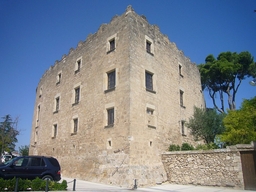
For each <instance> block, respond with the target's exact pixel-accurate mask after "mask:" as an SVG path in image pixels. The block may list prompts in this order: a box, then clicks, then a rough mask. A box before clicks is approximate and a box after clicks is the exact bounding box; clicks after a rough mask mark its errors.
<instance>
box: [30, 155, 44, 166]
mask: <svg viewBox="0 0 256 192" xmlns="http://www.w3.org/2000/svg"><path fill="white" fill-rule="evenodd" d="M30 166H45V163H44V161H43V159H42V158H41V157H32V158H31V162H30Z"/></svg>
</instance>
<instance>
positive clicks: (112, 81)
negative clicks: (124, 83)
mask: <svg viewBox="0 0 256 192" xmlns="http://www.w3.org/2000/svg"><path fill="white" fill-rule="evenodd" d="M115 86H116V71H112V72H109V73H108V89H114V88H115Z"/></svg>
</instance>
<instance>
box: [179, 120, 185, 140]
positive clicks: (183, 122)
mask: <svg viewBox="0 0 256 192" xmlns="http://www.w3.org/2000/svg"><path fill="white" fill-rule="evenodd" d="M180 123H181V134H182V135H183V136H186V133H185V121H184V120H182V121H181V122H180Z"/></svg>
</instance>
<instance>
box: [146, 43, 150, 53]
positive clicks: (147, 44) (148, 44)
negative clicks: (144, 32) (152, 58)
mask: <svg viewBox="0 0 256 192" xmlns="http://www.w3.org/2000/svg"><path fill="white" fill-rule="evenodd" d="M146 50H147V52H148V53H151V42H149V41H146Z"/></svg>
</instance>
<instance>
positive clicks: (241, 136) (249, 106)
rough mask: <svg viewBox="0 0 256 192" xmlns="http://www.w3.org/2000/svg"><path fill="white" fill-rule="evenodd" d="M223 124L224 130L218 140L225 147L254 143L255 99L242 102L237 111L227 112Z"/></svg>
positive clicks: (255, 134) (255, 124)
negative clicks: (223, 143) (225, 145)
mask: <svg viewBox="0 0 256 192" xmlns="http://www.w3.org/2000/svg"><path fill="white" fill-rule="evenodd" d="M223 122H224V125H225V127H226V130H225V132H224V133H222V134H221V135H220V138H221V141H223V142H225V143H226V144H227V145H235V144H248V143H250V142H251V141H256V97H254V98H252V99H247V100H244V101H243V103H242V105H241V107H240V109H239V110H236V111H231V110H230V111H228V114H227V116H226V117H225V118H224V120H223Z"/></svg>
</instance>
